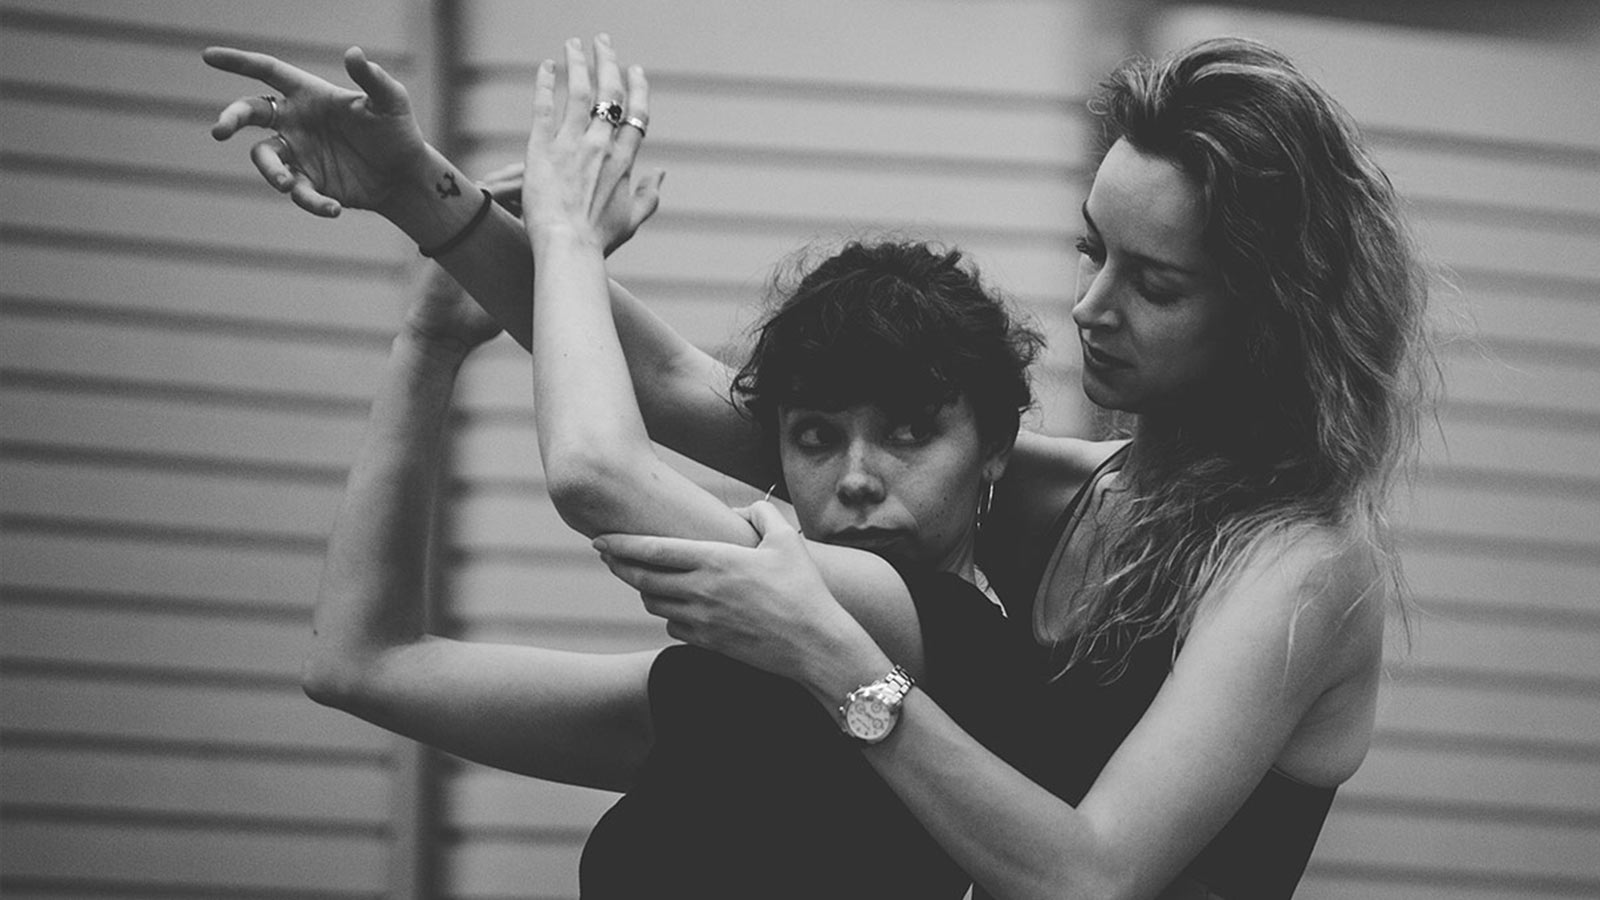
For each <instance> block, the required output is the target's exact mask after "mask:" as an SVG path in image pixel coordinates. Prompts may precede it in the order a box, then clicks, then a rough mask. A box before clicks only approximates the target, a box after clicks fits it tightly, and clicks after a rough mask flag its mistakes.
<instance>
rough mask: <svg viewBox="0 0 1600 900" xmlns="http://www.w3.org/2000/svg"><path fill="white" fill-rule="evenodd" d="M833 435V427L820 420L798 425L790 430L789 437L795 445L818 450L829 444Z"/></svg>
mask: <svg viewBox="0 0 1600 900" xmlns="http://www.w3.org/2000/svg"><path fill="white" fill-rule="evenodd" d="M832 437H833V429H832V428H829V427H828V426H827V425H824V424H822V423H819V422H810V423H806V424H803V425H797V426H795V428H794V429H793V430H791V431H790V432H789V439H790V440H792V441H794V443H795V446H797V447H802V448H804V449H807V450H818V449H821V448H823V447H826V446H828V444H829V442H830V441H831V440H832Z"/></svg>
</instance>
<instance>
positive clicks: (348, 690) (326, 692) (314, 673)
mask: <svg viewBox="0 0 1600 900" xmlns="http://www.w3.org/2000/svg"><path fill="white" fill-rule="evenodd" d="M350 670H351V667H350V666H348V665H346V664H344V663H343V662H342V661H341V660H339V659H337V658H336V657H335V654H332V653H330V652H328V651H327V650H326V649H324V648H321V647H314V648H313V649H312V651H311V652H310V653H308V654H306V658H305V660H304V661H303V662H302V663H301V665H300V690H302V691H304V692H305V695H306V696H307V697H309V698H310V699H311V700H312V702H314V703H317V704H319V705H321V706H328V707H332V708H333V709H343V710H348V709H349V708H350V707H351V705H352V703H353V699H352V698H354V697H355V695H356V693H357V691H356V688H355V685H356V683H357V681H358V679H356V678H354V677H353V676H352V675H351V674H350Z"/></svg>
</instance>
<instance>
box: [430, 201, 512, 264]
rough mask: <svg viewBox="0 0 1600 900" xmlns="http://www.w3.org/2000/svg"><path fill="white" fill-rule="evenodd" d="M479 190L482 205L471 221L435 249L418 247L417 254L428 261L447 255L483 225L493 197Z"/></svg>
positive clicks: (492, 202) (492, 203)
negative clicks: (481, 196)
mask: <svg viewBox="0 0 1600 900" xmlns="http://www.w3.org/2000/svg"><path fill="white" fill-rule="evenodd" d="M481 190H482V191H483V205H482V206H480V207H478V211H477V212H475V213H473V214H472V219H471V221H469V222H467V224H465V225H463V226H461V230H460V231H458V232H456V233H455V237H452V238H450V239H449V240H448V241H445V242H444V243H442V244H440V245H439V246H437V247H418V248H417V252H418V253H421V254H422V255H423V256H426V257H428V258H429V259H432V258H433V257H435V256H439V255H441V254H444V253H449V252H450V251H451V250H454V249H455V248H457V247H459V246H461V245H462V244H463V243H464V242H465V241H466V240H467V238H468V237H470V236H471V235H472V232H474V231H476V230H477V228H478V226H479V225H481V224H483V220H484V219H486V218H488V216H489V207H490V206H493V205H494V195H493V194H491V193H489V189H488V188H481Z"/></svg>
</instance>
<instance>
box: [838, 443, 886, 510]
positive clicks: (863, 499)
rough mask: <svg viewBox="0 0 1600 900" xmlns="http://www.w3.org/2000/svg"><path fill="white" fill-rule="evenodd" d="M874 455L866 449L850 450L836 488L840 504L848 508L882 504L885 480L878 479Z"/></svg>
mask: <svg viewBox="0 0 1600 900" xmlns="http://www.w3.org/2000/svg"><path fill="white" fill-rule="evenodd" d="M872 455H873V454H872V451H871V450H870V449H868V448H865V447H859V446H857V447H851V448H850V451H849V453H848V454H846V457H845V468H844V472H843V473H841V474H840V476H839V483H838V486H837V488H836V492H837V494H838V496H839V502H841V503H843V504H845V505H846V506H868V505H871V504H874V503H879V502H882V500H883V479H882V478H880V477H878V474H877V472H876V470H875V468H874V466H873V462H872Z"/></svg>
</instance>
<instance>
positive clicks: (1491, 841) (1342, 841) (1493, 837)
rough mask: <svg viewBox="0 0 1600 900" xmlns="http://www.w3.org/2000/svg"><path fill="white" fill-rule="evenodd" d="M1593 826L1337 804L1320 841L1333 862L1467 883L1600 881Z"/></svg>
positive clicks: (1323, 857)
mask: <svg viewBox="0 0 1600 900" xmlns="http://www.w3.org/2000/svg"><path fill="white" fill-rule="evenodd" d="M1593 845H1594V831H1593V828H1592V826H1583V825H1576V824H1550V825H1533V824H1529V823H1525V822H1520V821H1519V822H1504V821H1496V820H1494V819H1480V820H1476V821H1471V820H1460V819H1445V820H1440V819H1434V818H1429V817H1425V816H1407V815H1397V814H1395V813H1392V812H1388V811H1382V812H1378V811H1374V812H1366V811H1360V810H1354V809H1343V808H1339V807H1338V806H1337V805H1336V806H1335V809H1334V811H1333V813H1332V814H1331V815H1329V817H1328V821H1327V824H1326V825H1325V826H1324V828H1323V832H1322V838H1321V840H1320V841H1319V842H1318V844H1317V859H1318V860H1319V861H1320V862H1323V863H1326V864H1349V865H1353V866H1370V867H1402V868H1411V867H1425V868H1428V869H1433V870H1435V871H1448V872H1451V873H1452V874H1453V876H1454V877H1455V878H1460V879H1463V880H1466V879H1470V878H1471V877H1472V876H1474V875H1477V876H1480V877H1483V878H1486V879H1493V880H1495V881H1513V880H1515V879H1516V878H1519V877H1520V878H1524V879H1527V880H1529V881H1533V882H1539V881H1545V880H1550V879H1584V880H1590V881H1600V856H1597V855H1596V854H1595V853H1594V852H1593Z"/></svg>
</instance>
